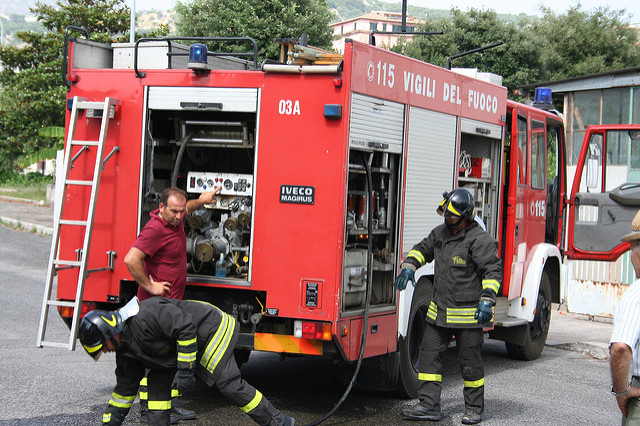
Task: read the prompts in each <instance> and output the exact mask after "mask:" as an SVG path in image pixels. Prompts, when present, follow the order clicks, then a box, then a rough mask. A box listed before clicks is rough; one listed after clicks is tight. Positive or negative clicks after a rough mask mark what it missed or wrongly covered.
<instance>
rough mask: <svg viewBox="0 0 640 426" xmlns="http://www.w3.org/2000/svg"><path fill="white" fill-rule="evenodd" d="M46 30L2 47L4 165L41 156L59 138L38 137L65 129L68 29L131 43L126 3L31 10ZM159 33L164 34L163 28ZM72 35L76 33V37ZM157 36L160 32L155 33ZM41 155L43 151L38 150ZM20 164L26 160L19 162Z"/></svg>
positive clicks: (78, 1) (76, 2)
mask: <svg viewBox="0 0 640 426" xmlns="http://www.w3.org/2000/svg"><path fill="white" fill-rule="evenodd" d="M30 10H31V12H32V13H33V14H34V15H35V16H36V18H37V19H38V21H39V22H40V23H41V24H42V26H43V27H44V28H45V32H43V33H36V32H33V31H28V32H27V31H25V32H20V33H17V34H16V37H17V38H19V39H20V41H21V42H22V43H21V45H20V46H0V62H1V63H2V64H3V70H2V72H1V73H0V85H1V86H2V91H0V167H3V168H4V167H6V166H7V164H8V163H12V162H13V159H14V157H22V158H41V157H42V155H44V153H51V152H53V150H52V149H51V148H55V146H56V139H55V138H51V137H48V136H46V135H44V134H40V133H39V130H40V129H41V128H42V127H47V126H64V115H65V99H66V90H65V86H64V85H63V84H62V56H63V48H64V46H63V45H64V30H65V28H66V27H67V26H69V25H73V26H76V27H81V28H84V29H85V30H87V32H88V33H89V34H90V37H89V38H90V39H91V40H93V41H99V42H102V43H111V42H115V41H128V38H129V36H128V31H129V23H130V14H129V7H128V6H127V0H58V1H57V2H56V5H55V6H51V5H47V4H44V3H40V2H37V3H36V6H35V7H33V8H30ZM157 33H160V34H166V33H167V28H166V27H162V28H160V29H159V30H158V32H157ZM73 35H77V34H76V33H74V34H73ZM152 35H156V32H154V33H152ZM40 150H42V152H40V153H39V151H40ZM18 162H19V163H21V162H22V161H18Z"/></svg>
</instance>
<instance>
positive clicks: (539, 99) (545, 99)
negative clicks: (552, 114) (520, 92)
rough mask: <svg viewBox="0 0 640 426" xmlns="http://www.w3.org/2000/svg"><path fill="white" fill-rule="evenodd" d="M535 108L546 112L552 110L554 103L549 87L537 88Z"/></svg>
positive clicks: (534, 99)
mask: <svg viewBox="0 0 640 426" xmlns="http://www.w3.org/2000/svg"><path fill="white" fill-rule="evenodd" d="M533 106H535V107H538V108H540V109H544V110H549V109H552V108H553V101H552V100H551V89H549V88H548V87H536V93H535V95H534V97H533Z"/></svg>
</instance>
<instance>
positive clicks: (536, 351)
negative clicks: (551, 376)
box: [505, 272, 551, 361]
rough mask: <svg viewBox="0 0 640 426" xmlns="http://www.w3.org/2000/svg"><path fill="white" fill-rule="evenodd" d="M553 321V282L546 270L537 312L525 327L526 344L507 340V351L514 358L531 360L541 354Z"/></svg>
mask: <svg viewBox="0 0 640 426" xmlns="http://www.w3.org/2000/svg"><path fill="white" fill-rule="evenodd" d="M550 323H551V282H550V281H549V276H548V275H547V273H546V272H543V273H542V278H541V279H540V290H539V291H538V300H537V302H536V313H535V315H534V317H533V321H531V322H530V323H529V324H528V325H527V326H526V327H524V333H526V334H525V340H524V344H522V345H520V344H515V343H509V342H506V343H505V345H506V347H507V353H508V354H509V356H510V357H511V358H513V359H519V360H522V361H531V360H534V359H536V358H538V357H539V356H540V354H541V353H542V349H544V344H545V343H546V341H547V334H548V333H549V324H550Z"/></svg>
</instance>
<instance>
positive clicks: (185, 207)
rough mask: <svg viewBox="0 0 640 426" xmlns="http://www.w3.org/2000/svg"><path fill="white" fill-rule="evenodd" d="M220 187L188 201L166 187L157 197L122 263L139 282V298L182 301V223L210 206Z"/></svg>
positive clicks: (184, 255) (184, 273) (184, 264)
mask: <svg viewBox="0 0 640 426" xmlns="http://www.w3.org/2000/svg"><path fill="white" fill-rule="evenodd" d="M219 189H220V188H215V189H214V190H213V191H209V192H203V193H202V194H200V197H199V198H197V199H194V200H189V201H187V194H186V193H185V192H184V191H183V190H181V189H178V188H167V189H165V190H164V191H163V192H162V194H161V195H160V203H159V208H158V209H156V210H154V211H152V212H151V213H150V214H149V215H150V216H151V219H150V220H149V222H147V224H146V225H145V226H144V228H143V229H142V231H140V235H138V238H137V239H136V241H135V242H134V243H133V245H132V246H131V249H129V252H128V253H127V255H126V256H125V258H124V263H125V264H126V265H127V268H128V269H129V273H130V274H131V276H132V277H133V278H134V279H135V280H136V281H137V283H138V299H139V300H141V301H142V300H144V299H147V298H149V297H151V296H164V297H169V298H172V299H182V298H183V296H184V290H185V286H186V283H187V249H186V246H187V242H186V241H187V240H186V235H185V233H184V220H185V219H186V217H187V215H188V214H189V213H193V212H194V211H196V210H197V209H199V208H200V207H201V206H202V205H204V204H211V203H212V202H213V197H214V195H215V194H216V193H217V192H218V190H219Z"/></svg>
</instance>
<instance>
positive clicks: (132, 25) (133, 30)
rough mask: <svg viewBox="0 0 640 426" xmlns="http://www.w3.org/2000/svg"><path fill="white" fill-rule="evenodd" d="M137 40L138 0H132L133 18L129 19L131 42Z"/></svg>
mask: <svg viewBox="0 0 640 426" xmlns="http://www.w3.org/2000/svg"><path fill="white" fill-rule="evenodd" d="M135 42H136V0H131V20H130V21H129V43H135Z"/></svg>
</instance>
